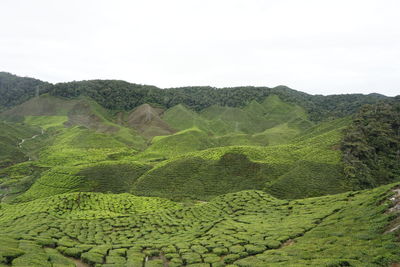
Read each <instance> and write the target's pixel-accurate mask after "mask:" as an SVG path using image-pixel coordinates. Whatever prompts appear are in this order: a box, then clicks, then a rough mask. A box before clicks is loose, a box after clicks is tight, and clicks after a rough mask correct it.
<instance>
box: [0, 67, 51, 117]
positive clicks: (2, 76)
mask: <svg viewBox="0 0 400 267" xmlns="http://www.w3.org/2000/svg"><path fill="white" fill-rule="evenodd" d="M50 88H51V84H49V83H46V82H42V81H40V80H37V79H33V78H26V77H18V76H16V75H12V74H10V73H7V72H0V96H1V97H0V111H1V110H2V109H4V108H9V107H12V106H15V105H18V104H21V103H23V102H24V101H27V100H28V99H30V98H32V97H34V96H35V95H36V94H42V93H46V92H48V91H49V89H50Z"/></svg>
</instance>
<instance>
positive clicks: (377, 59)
mask: <svg viewBox="0 0 400 267" xmlns="http://www.w3.org/2000/svg"><path fill="white" fill-rule="evenodd" d="M399 8H400V3H398V1H391V0H387V1H378V0H376V1H371V0H364V1H359V0H351V1H343V0H337V1H316V0H304V1H295V0H283V1H267V0H266V1H258V0H250V1H244V0H241V1H238V0H218V1H209V0H204V1H194V0H171V1H161V0H150V1H122V0H119V1H118V0H117V1H105V0H99V1H91V0H87V1H77V0H69V1H66V0H60V1H50V0H37V1H29V0H3V1H2V3H1V9H2V16H0V23H1V24H2V25H3V27H1V28H0V34H1V36H2V37H1V42H0V58H1V63H0V69H1V70H4V71H9V72H13V73H15V74H18V75H27V76H32V77H36V78H40V79H43V80H48V81H51V82H60V81H70V80H81V79H95V78H96V79H97V78H100V79H123V80H127V81H130V82H135V83H145V84H153V85H157V86H160V87H174V86H184V85H211V86H218V87H222V86H240V85H258V86H275V85H279V84H285V85H287V86H289V87H292V88H294V89H298V90H301V91H305V92H309V93H313V94H334V93H350V92H360V93H371V92H378V93H382V94H386V95H397V94H400V89H399V88H400V87H399V85H400V50H399V47H400V17H399V16H398V15H397V10H399ZM4 25H5V26H4Z"/></svg>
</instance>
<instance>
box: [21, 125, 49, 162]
mask: <svg viewBox="0 0 400 267" xmlns="http://www.w3.org/2000/svg"><path fill="white" fill-rule="evenodd" d="M40 130H41V131H42V132H41V133H40V134H35V135H34V136H32V137H29V138H26V139H21V142H19V143H18V147H19V148H20V149H22V145H23V144H24V143H25V141H27V140H33V139H35V138H36V137H38V136H40V135H43V134H44V130H43V128H40ZM29 160H32V159H31V157H29Z"/></svg>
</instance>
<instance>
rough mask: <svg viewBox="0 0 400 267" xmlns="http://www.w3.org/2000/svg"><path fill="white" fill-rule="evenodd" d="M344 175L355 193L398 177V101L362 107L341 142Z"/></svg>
mask: <svg viewBox="0 0 400 267" xmlns="http://www.w3.org/2000/svg"><path fill="white" fill-rule="evenodd" d="M342 151H343V161H344V163H345V169H344V170H345V174H346V176H347V177H348V178H349V179H350V180H351V181H352V183H353V184H354V186H355V189H363V188H371V187H375V186H378V185H381V184H387V183H390V182H393V181H395V180H396V179H398V177H399V176H400V97H398V96H397V97H395V98H393V99H391V100H388V101H384V102H380V103H378V104H375V105H364V106H363V107H362V108H361V109H360V111H359V112H358V113H357V114H355V115H354V116H353V120H352V123H351V124H350V126H349V127H348V128H347V129H346V130H345V135H344V137H343V141H342Z"/></svg>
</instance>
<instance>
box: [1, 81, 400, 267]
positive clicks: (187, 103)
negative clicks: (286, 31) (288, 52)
mask: <svg viewBox="0 0 400 267" xmlns="http://www.w3.org/2000/svg"><path fill="white" fill-rule="evenodd" d="M3 75H4V74H3ZM1 77H2V76H1V75H0V78H1ZM9 79H10V80H12V79H17V78H15V77H13V78H12V79H11V78H9ZM21 79H27V78H21ZM31 82H32V83H33V84H34V85H35V86H36V87H34V88H40V90H39V91H40V95H39V96H35V94H33V93H32V94H30V95H31V97H29V98H26V95H29V93H26V90H28V91H29V88H30V87H29V86H28V87H27V88H24V90H19V91H18V90H16V91H15V94H14V95H12V96H13V97H12V98H10V100H9V101H5V100H2V101H0V110H1V113H0V119H1V120H0V146H1V150H0V198H1V202H0V244H1V245H0V266H105V267H107V266H145V267H147V266H171V267H173V266H193V267H195V266H197V267H203V266H204V267H206V266H208V267H211V266H212V267H214V266H231V267H233V266H238V267H246V266H396V265H395V264H398V263H400V254H399V251H400V250H399V242H398V238H399V230H398V229H399V225H400V223H399V220H400V219H399V216H398V215H399V213H398V212H399V211H398V208H397V206H398V195H397V194H396V192H397V191H398V188H399V187H400V184H399V182H400V156H399V153H398V151H400V130H399V129H400V122H399V118H400V116H399V114H400V104H399V103H400V102H399V98H398V97H395V98H389V97H384V96H381V95H337V96H326V97H324V96H311V95H307V94H305V93H301V92H298V91H295V90H292V89H290V88H287V87H283V86H280V87H276V88H253V87H242V88H221V89H216V88H208V87H205V88H199V87H187V88H170V89H159V88H156V87H152V86H144V85H136V84H129V83H126V82H123V81H101V80H94V81H82V82H71V83H62V84H55V85H51V84H48V83H42V82H40V81H38V80H33V81H31ZM26 83H27V82H26ZM0 84H1V83H0ZM37 86H39V87H37ZM0 89H1V88H0ZM25 89H26V90H25ZM35 90H36V89H35ZM0 91H1V90H0ZM20 91H23V92H25V93H24V94H22V96H23V97H22V96H20V95H19V93H20ZM11 99H12V101H11ZM4 103H12V104H7V105H5V104H4ZM391 264H393V265H391Z"/></svg>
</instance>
